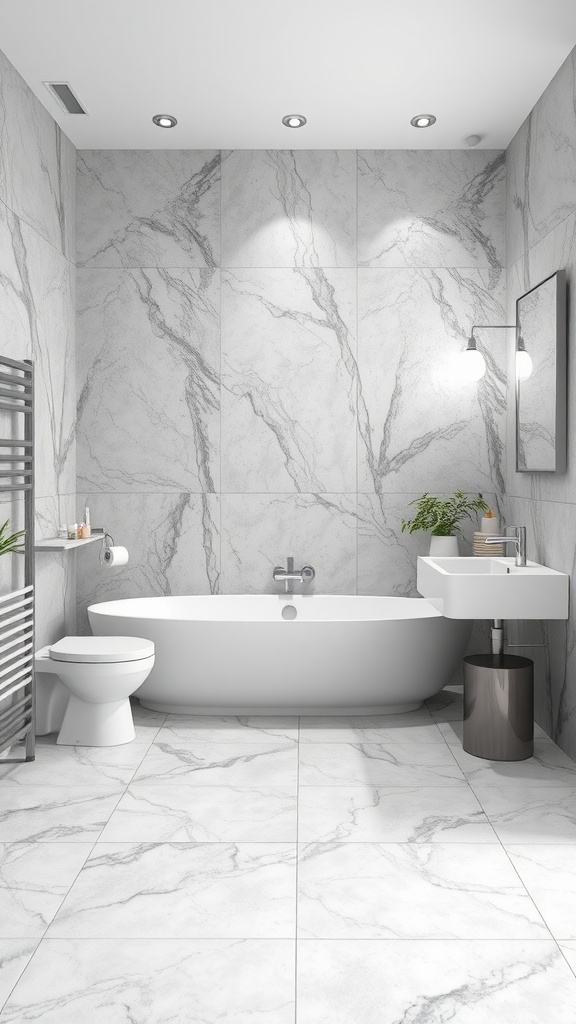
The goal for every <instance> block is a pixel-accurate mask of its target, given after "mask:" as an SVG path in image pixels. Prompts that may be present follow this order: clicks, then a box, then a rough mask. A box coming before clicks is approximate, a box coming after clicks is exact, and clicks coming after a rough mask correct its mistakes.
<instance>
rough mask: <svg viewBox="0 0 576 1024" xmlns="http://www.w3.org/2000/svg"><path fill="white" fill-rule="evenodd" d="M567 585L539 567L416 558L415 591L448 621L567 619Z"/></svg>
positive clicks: (480, 560) (508, 561)
mask: <svg viewBox="0 0 576 1024" xmlns="http://www.w3.org/2000/svg"><path fill="white" fill-rule="evenodd" d="M568 584H569V577H568V576H566V574H565V573H563V572H556V570H555V569H548V568H547V567H546V566H545V565H538V563H537V562H528V564H527V565H526V566H522V567H520V566H516V565H515V564H514V558H433V557H428V558H422V557H420V558H419V559H418V571H417V581H416V589H417V590H418V593H419V594H421V595H422V597H426V598H427V599H428V601H429V602H430V604H432V605H433V606H434V608H437V609H438V611H439V612H441V613H442V615H444V616H445V617H446V618H447V619H567V618H568Z"/></svg>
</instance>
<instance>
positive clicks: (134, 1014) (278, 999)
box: [0, 939, 294, 1024]
mask: <svg viewBox="0 0 576 1024" xmlns="http://www.w3.org/2000/svg"><path fill="white" fill-rule="evenodd" d="M255 965H257V970H255V969H254V967H255ZM0 1021H1V1022H2V1024H29V1022H33V1021H41V1022H42V1024H78V1021H86V1022H87V1024H128V1022H130V1024H168V1022H170V1024H200V1022H202V1024H204V1022H206V1024H208V1022H210V1024H212V1022H216V1021H217V1022H218V1024H255V1022H256V1021H257V1022H258V1024H293V1021H294V942H293V941H276V942H270V941H269V940H265V941H262V940H257V939H256V940H244V941H230V940H228V941H201V942H199V941H193V940H192V941H191V940H186V939H175V940H172V941H170V940H168V941H164V942H157V941H156V940H155V939H152V940H146V939H135V940H133V941H131V942H130V943H127V942H125V941H124V940H122V939H110V940H108V941H103V940H99V939H94V940H85V941H82V942H76V941H66V940H50V939H48V940H45V941H44V942H43V943H42V945H41V947H40V949H39V950H38V952H37V954H36V956H35V957H34V959H33V961H32V963H31V964H30V967H29V969H28V970H27V971H26V972H25V974H24V975H23V977H22V978H21V979H20V982H19V983H18V985H17V986H16V988H15V990H14V992H13V993H12V995H11V996H10V999H9V1001H8V1003H7V1005H6V1006H5V1008H4V1011H3V1012H2V1013H1V1014H0Z"/></svg>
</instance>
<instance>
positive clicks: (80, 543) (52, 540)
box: [34, 533, 104, 551]
mask: <svg viewBox="0 0 576 1024" xmlns="http://www.w3.org/2000/svg"><path fill="white" fill-rule="evenodd" d="M97 540H100V541H102V540H104V534H103V533H97V534H96V535H95V536H94V537H86V539H85V540H67V539H66V538H65V537H49V538H48V540H37V541H36V543H35V545H34V550H35V551H72V550H73V549H75V548H82V547H84V545H85V544H94V543H95V542H96V541H97Z"/></svg>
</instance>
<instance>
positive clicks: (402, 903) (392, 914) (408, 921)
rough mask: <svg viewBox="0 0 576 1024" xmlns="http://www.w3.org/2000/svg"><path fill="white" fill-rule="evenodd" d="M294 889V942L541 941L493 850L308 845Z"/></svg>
mask: <svg viewBox="0 0 576 1024" xmlns="http://www.w3.org/2000/svg"><path fill="white" fill-rule="evenodd" d="M298 884H299V898H298V928H299V935H300V936H301V937H302V938H318V939H353V938H356V939H384V938H389V939H398V938H404V939H496V938H500V939H502V938H507V939H542V938H549V933H548V930H547V928H546V926H545V925H544V922H543V921H542V919H541V917H540V915H539V914H538V911H537V910H536V908H535V906H534V904H533V902H532V900H531V899H530V897H529V896H528V894H527V892H526V891H525V889H524V887H523V886H522V884H521V883H520V881H519V879H518V875H517V874H516V872H515V870H514V868H513V867H512V865H511V864H510V861H509V860H508V858H507V856H506V853H505V852H504V850H503V849H502V847H501V846H500V845H487V844H484V845H482V847H481V848H480V851H479V847H478V846H476V845H474V844H465V843H460V844H458V845H457V846H455V845H448V844H446V845H444V844H436V845H434V844H423V843H422V844H419V843H412V844H384V843H333V844H327V843H325V844H322V843H311V844H309V845H308V846H304V847H302V849H301V851H300V857H299V868H298ZM52 927H54V926H52Z"/></svg>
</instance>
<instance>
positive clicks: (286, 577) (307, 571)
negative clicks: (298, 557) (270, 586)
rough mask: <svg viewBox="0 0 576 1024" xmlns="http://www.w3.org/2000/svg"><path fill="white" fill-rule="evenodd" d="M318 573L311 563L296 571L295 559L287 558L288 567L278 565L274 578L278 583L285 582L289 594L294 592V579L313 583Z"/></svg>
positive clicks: (299, 581) (298, 581)
mask: <svg viewBox="0 0 576 1024" xmlns="http://www.w3.org/2000/svg"><path fill="white" fill-rule="evenodd" d="M315 575H316V573H315V572H314V569H313V568H312V566H311V565H304V566H302V568H301V569H297V570H296V572H295V571H294V559H293V558H287V559H286V568H285V569H283V568H282V567H281V566H280V565H277V566H276V568H275V569H274V571H273V572H272V579H273V580H274V581H275V582H276V583H284V587H285V590H286V593H287V594H293V593H294V581H296V582H297V583H312V580H313V579H314V577H315Z"/></svg>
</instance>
